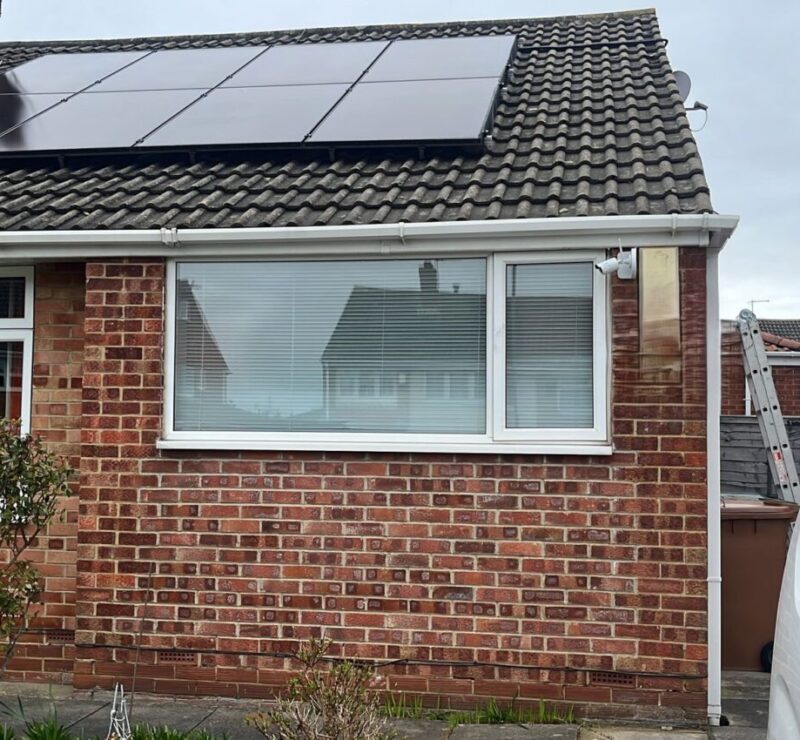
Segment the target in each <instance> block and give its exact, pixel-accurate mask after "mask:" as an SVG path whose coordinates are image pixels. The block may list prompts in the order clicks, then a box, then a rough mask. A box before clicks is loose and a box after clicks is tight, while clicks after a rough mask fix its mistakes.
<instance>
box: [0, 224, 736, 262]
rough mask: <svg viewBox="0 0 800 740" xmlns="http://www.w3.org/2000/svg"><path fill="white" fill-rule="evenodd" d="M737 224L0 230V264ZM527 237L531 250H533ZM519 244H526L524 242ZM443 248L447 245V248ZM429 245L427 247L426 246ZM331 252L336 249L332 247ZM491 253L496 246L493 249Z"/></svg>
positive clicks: (467, 243) (555, 245) (415, 246)
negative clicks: (36, 260) (33, 260)
mask: <svg viewBox="0 0 800 740" xmlns="http://www.w3.org/2000/svg"><path fill="white" fill-rule="evenodd" d="M737 223H738V217H736V216H720V215H717V214H707V213H706V214H673V215H662V216H651V215H647V216H585V217H564V218H534V219H502V220H500V219H498V220H493V221H441V222H432V223H396V224H378V225H368V224H363V225H356V226H294V227H292V226H280V227H258V228H225V229H171V228H162V229H145V230H133V229H131V230H127V229H123V230H113V231H112V230H108V231H103V230H94V231H75V230H70V231H2V232H0V262H11V261H19V260H31V259H85V258H87V257H146V256H147V257H169V256H172V257H174V256H176V254H181V255H198V256H203V255H206V256H214V255H217V256H218V255H219V250H220V248H224V250H225V255H226V256H231V257H233V256H247V255H251V254H252V255H254V254H275V255H280V254H292V253H293V252H295V251H296V250H297V248H298V245H299V244H300V243H302V244H303V245H304V251H307V250H308V247H309V246H311V247H312V250H311V253H313V251H314V250H313V246H314V245H315V244H316V245H317V249H318V251H319V252H320V253H326V254H335V253H336V250H337V248H338V249H339V250H341V251H342V252H345V251H346V252H348V253H356V254H358V253H363V254H371V253H375V254H389V253H394V252H402V253H406V254H413V253H415V252H424V251H425V250H426V249H430V242H431V241H436V242H437V249H439V248H441V247H444V251H448V250H449V249H451V250H452V251H458V250H462V251H463V250H465V249H467V250H475V251H477V250H479V249H481V248H483V249H484V250H485V247H481V245H480V241H481V239H483V238H486V237H492V238H493V239H497V238H498V237H499V238H500V239H501V240H503V239H504V240H505V241H506V244H507V246H506V247H502V246H501V247H500V249H503V248H507V249H509V250H513V249H520V248H521V247H523V246H524V248H526V249H531V248H534V249H536V248H541V249H568V248H579V249H588V248H613V247H620V246H621V247H647V246H659V247H665V246H676V247H678V246H693V247H708V246H712V247H717V246H721V244H724V242H725V241H726V240H727V238H728V236H730V234H731V233H732V232H733V229H734V228H735V227H736V224H737ZM531 238H535V239H536V242H537V243H536V244H531V243H530V241H528V240H530V239H531ZM521 240H526V241H525V242H524V245H523V243H522V242H521ZM447 242H450V244H449V245H448V244H447ZM426 243H427V244H426ZM337 245H339V246H338V247H337ZM492 250H493V251H496V250H497V246H496V245H495V244H494V243H493V245H492Z"/></svg>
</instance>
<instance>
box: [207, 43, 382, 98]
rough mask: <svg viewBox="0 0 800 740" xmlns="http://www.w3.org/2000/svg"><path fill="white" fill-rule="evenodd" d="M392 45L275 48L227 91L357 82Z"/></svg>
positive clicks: (225, 85) (229, 81)
mask: <svg viewBox="0 0 800 740" xmlns="http://www.w3.org/2000/svg"><path fill="white" fill-rule="evenodd" d="M388 43H389V42H388V41H353V42H348V43H343V44H289V45H286V46H273V47H271V48H270V49H269V50H268V51H267V52H265V53H264V54H263V55H262V56H261V57H259V58H258V59H256V60H255V61H254V62H253V63H252V64H249V65H248V66H247V67H245V68H244V69H243V70H242V71H241V72H239V73H238V74H236V75H235V76H234V77H233V79H231V80H228V81H227V82H226V83H225V84H224V85H223V87H241V86H258V85H312V84H326V83H334V82H355V81H356V80H357V79H358V78H359V76H360V75H361V74H362V73H363V72H364V70H365V69H366V68H367V67H368V66H369V65H370V64H371V63H372V62H373V60H374V59H375V57H377V56H378V54H380V53H381V51H383V50H384V49H385V48H386V46H387V45H388Z"/></svg>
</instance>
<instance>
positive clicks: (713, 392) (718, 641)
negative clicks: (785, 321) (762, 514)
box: [706, 248, 722, 725]
mask: <svg viewBox="0 0 800 740" xmlns="http://www.w3.org/2000/svg"><path fill="white" fill-rule="evenodd" d="M721 352H722V342H721V333H720V318H719V249H714V248H712V249H709V250H708V251H707V252H706V395H707V400H706V433H707V464H708V512H707V514H708V721H709V723H710V724H712V725H719V721H720V715H721V714H722V545H721V540H722V537H721V535H722V522H721V521H720V419H719V417H720V413H721V412H722V363H721Z"/></svg>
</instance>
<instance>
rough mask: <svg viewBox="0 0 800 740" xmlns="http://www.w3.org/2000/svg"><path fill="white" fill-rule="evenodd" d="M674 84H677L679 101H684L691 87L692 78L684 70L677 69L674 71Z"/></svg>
mask: <svg viewBox="0 0 800 740" xmlns="http://www.w3.org/2000/svg"><path fill="white" fill-rule="evenodd" d="M675 84H676V85H677V86H678V95H680V96H681V102H682V103H685V102H686V99H687V98H688V97H689V92H690V91H691V89H692V78H691V77H689V75H688V74H686V72H682V71H681V70H678V71H677V72H675Z"/></svg>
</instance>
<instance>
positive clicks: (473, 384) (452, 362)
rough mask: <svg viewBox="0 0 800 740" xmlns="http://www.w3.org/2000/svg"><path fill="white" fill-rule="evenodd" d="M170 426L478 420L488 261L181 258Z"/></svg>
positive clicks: (285, 427)
mask: <svg viewBox="0 0 800 740" xmlns="http://www.w3.org/2000/svg"><path fill="white" fill-rule="evenodd" d="M175 334H176V344H175V429H176V430H177V431H266V432H281V431H286V432H328V433H331V432H389V433H391V432H398V433H418V434H424V433H459V434H469V433H484V432H485V430H486V425H485V419H486V261H485V259H483V258H480V259H439V260H409V259H402V260H401V259H397V260H361V261H354V260H336V261H333V260H331V261H294V262H289V261H287V262H279V261H274V262H228V263H208V262H197V263H180V264H179V265H178V266H177V287H176V320H175Z"/></svg>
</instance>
